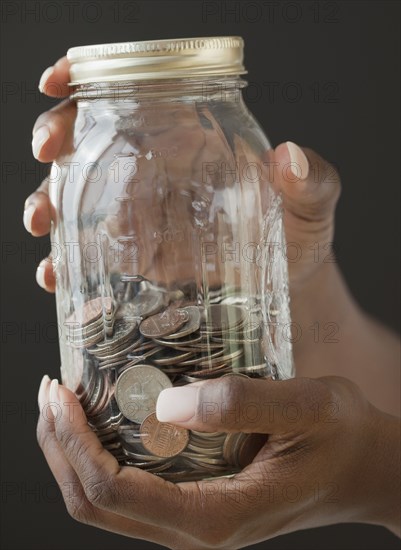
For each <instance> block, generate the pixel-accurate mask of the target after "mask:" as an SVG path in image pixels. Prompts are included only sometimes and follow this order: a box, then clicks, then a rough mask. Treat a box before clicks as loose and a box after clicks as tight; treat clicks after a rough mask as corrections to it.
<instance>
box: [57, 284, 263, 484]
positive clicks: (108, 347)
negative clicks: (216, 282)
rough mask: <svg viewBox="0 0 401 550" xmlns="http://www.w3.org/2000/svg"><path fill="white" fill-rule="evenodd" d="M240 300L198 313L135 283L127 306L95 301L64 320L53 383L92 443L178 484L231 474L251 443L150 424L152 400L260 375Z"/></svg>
mask: <svg viewBox="0 0 401 550" xmlns="http://www.w3.org/2000/svg"><path fill="white" fill-rule="evenodd" d="M250 320H251V321H255V319H253V318H252V315H250V314H249V313H248V311H247V310H246V309H245V307H244V305H243V304H242V300H241V297H240V296H238V297H235V296H229V297H227V298H223V297H222V294H221V293H220V295H219V294H218V293H217V292H216V293H215V295H214V296H213V302H212V301H210V302H209V304H208V307H205V306H198V305H196V304H194V303H193V302H192V303H191V302H190V301H189V300H188V299H186V298H185V294H184V293H183V292H181V291H177V292H173V293H168V292H166V291H165V290H163V289H159V288H158V287H155V286H153V285H142V287H140V288H139V290H138V292H137V293H136V294H135V296H134V297H131V298H130V301H129V302H120V303H119V302H118V301H116V300H112V299H111V298H95V299H93V300H90V301H88V302H86V303H84V304H83V305H82V307H81V308H77V309H76V310H75V311H74V312H73V314H72V315H70V317H69V318H68V319H67V323H66V324H67V326H68V327H69V343H70V349H71V361H70V362H71V364H70V365H68V368H63V379H64V381H65V383H66V385H67V386H68V387H70V389H72V390H73V391H74V392H75V393H76V395H77V396H78V398H79V399H80V402H81V404H82V407H83V409H84V411H85V413H86V416H87V418H88V423H89V424H90V425H91V427H92V428H93V429H94V430H95V431H96V433H97V435H98V437H99V439H100V440H101V441H102V444H103V445H104V446H105V448H106V449H108V450H109V451H110V452H112V453H113V454H114V455H115V456H116V458H117V459H118V460H119V461H120V462H121V463H122V464H126V465H132V466H136V467H140V468H143V469H145V470H147V471H150V472H153V473H155V474H157V475H161V476H163V477H164V478H165V479H172V480H178V481H179V480H183V479H199V478H200V477H208V476H216V475H224V474H227V473H233V472H234V471H238V470H239V469H241V468H242V467H244V466H245V465H246V464H247V463H249V462H250V460H251V459H252V458H253V456H254V455H255V454H256V452H257V450H258V449H259V448H260V446H261V444H262V443H261V440H260V438H258V437H257V436H253V435H250V434H225V433H214V434H211V433H201V432H195V431H190V432H189V431H187V430H184V429H182V428H177V427H176V426H173V425H171V424H166V423H160V422H158V420H157V418H156V415H155V409H156V401H157V397H158V395H159V393H160V392H161V391H162V390H163V389H165V388H168V387H172V386H173V385H174V386H176V385H183V384H187V383H191V382H194V381H198V380H203V379H206V378H214V377H220V376H222V375H227V374H237V375H239V376H252V377H264V376H266V375H267V374H268V373H269V369H270V368H271V366H268V365H267V364H266V361H265V359H264V357H263V353H262V351H261V344H260V334H259V325H258V323H256V322H250Z"/></svg>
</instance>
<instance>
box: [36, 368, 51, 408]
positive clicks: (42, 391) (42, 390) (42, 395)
mask: <svg viewBox="0 0 401 550" xmlns="http://www.w3.org/2000/svg"><path fill="white" fill-rule="evenodd" d="M49 382H50V378H49V377H48V376H47V374H45V375H44V377H43V378H42V381H41V383H40V386H39V393H38V405H39V410H40V411H41V410H42V409H43V407H44V406H45V405H46V393H47V392H46V390H47V387H48V384H49Z"/></svg>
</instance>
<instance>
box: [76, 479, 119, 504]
mask: <svg viewBox="0 0 401 550" xmlns="http://www.w3.org/2000/svg"><path fill="white" fill-rule="evenodd" d="M83 487H84V491H85V496H86V498H87V499H88V501H89V502H90V504H92V505H93V506H95V507H97V508H113V507H114V505H115V502H116V500H118V486H117V484H116V482H115V479H114V476H106V477H104V478H102V477H99V473H96V474H94V475H92V476H91V477H90V478H88V479H87V480H86V481H85V483H84V486H83Z"/></svg>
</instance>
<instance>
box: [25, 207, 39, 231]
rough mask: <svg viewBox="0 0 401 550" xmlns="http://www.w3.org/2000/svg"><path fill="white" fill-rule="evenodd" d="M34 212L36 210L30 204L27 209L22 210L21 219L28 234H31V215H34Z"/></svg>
mask: <svg viewBox="0 0 401 550" xmlns="http://www.w3.org/2000/svg"><path fill="white" fill-rule="evenodd" d="M35 210H36V206H35V205H34V204H32V203H31V204H29V205H28V206H27V208H26V209H25V210H24V218H23V221H24V226H25V229H26V230H27V231H28V232H29V233H32V218H33V215H34V214H35Z"/></svg>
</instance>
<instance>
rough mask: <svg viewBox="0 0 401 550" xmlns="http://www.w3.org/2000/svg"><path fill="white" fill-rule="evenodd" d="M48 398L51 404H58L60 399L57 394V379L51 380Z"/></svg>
mask: <svg viewBox="0 0 401 550" xmlns="http://www.w3.org/2000/svg"><path fill="white" fill-rule="evenodd" d="M49 397H50V401H51V402H52V403H59V402H60V397H59V393H58V380H57V378H53V380H52V382H51V384H50V390H49Z"/></svg>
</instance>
